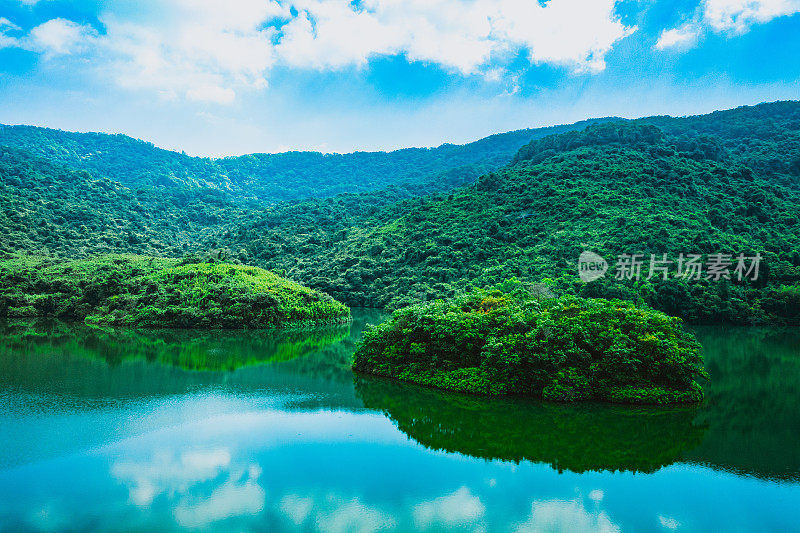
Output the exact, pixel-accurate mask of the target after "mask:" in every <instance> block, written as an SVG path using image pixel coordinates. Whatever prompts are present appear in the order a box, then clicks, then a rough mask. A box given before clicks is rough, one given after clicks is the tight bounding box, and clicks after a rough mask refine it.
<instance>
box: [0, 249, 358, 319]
mask: <svg viewBox="0 0 800 533" xmlns="http://www.w3.org/2000/svg"><path fill="white" fill-rule="evenodd" d="M0 316H10V317H14V316H16V317H21V316H48V317H56V318H62V319H72V320H84V321H86V322H88V323H92V324H113V325H121V326H134V325H135V326H145V327H181V328H190V327H191V328H243V327H248V328H261V327H271V326H285V325H288V324H301V323H322V322H346V321H347V320H349V317H350V310H349V309H348V308H347V307H346V306H345V305H343V304H341V303H339V302H337V301H335V300H334V299H333V298H331V297H330V296H328V295H327V294H324V293H321V292H319V291H316V290H313V289H309V288H308V287H304V286H302V285H300V284H297V283H294V282H292V281H289V280H287V279H285V278H282V277H280V276H278V275H276V274H273V273H272V272H269V271H267V270H264V269H261V268H257V267H251V266H242V265H233V264H228V263H205V262H200V263H191V264H186V262H185V261H181V260H180V259H165V258H155V257H146V256H135V255H109V256H101V257H97V258H94V259H83V260H76V261H64V260H56V259H51V258H44V257H30V256H29V257H17V258H12V259H8V260H4V261H0Z"/></svg>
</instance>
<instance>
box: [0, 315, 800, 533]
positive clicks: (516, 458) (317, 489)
mask: <svg viewBox="0 0 800 533" xmlns="http://www.w3.org/2000/svg"><path fill="white" fill-rule="evenodd" d="M382 316H383V315H382V314H381V313H379V312H376V311H369V310H354V320H353V323H352V324H350V325H349V326H338V327H329V328H322V329H319V330H300V331H285V332H281V333H274V332H272V333H270V332H230V331H223V332H192V331H141V330H127V331H126V330H114V329H97V328H89V327H85V326H75V325H73V326H70V325H66V324H63V323H57V322H40V323H29V322H8V323H5V324H1V325H0V436H2V446H0V529H2V530H4V531H5V530H7V531H14V532H17V531H82V530H93V531H141V530H158V531H173V530H215V531H251V530H253V531H323V532H361V531H408V530H424V531H471V532H494V531H753V530H757V531H791V530H800V444H799V443H800V440H798V436H800V332H798V331H797V329H796V328H795V329H774V328H773V329H770V328H731V327H726V328H713V327H702V328H700V327H697V328H693V331H695V333H696V334H697V335H698V338H699V339H700V340H701V342H702V344H703V347H704V354H705V357H706V366H707V368H708V369H709V371H710V372H711V374H712V377H713V381H712V383H711V384H710V385H709V386H708V387H707V400H706V402H705V403H704V404H703V405H701V406H695V407H671V408H643V407H628V406H614V405H597V404H578V405H557V404H545V403H541V402H536V401H526V400H517V399H484V398H478V397H472V396H462V395H458V394H452V393H445V392H439V391H434V390H429V389H424V388H420V387H416V386H411V385H407V384H400V383H394V382H390V381H386V380H381V379H375V378H362V377H358V378H355V377H354V376H353V374H352V373H351V372H350V370H349V368H348V365H349V360H350V356H351V354H352V351H353V347H354V344H355V342H356V341H357V340H358V339H359V338H360V335H361V331H362V330H363V328H364V327H365V325H366V324H367V323H377V322H378V321H379V320H380V319H381V317H382Z"/></svg>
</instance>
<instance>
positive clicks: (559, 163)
mask: <svg viewBox="0 0 800 533" xmlns="http://www.w3.org/2000/svg"><path fill="white" fill-rule="evenodd" d="M764 109H765V110H767V111H770V113H771V114H768V116H769V117H770V118H768V119H767V118H764V119H762V120H764V121H767V122H768V124H769V128H766V129H765V128H758V127H755V126H754V127H752V128H749V129H748V130H746V131H740V130H735V132H734V133H737V134H742V135H743V134H745V133H747V131H750V132H753V135H754V136H758V137H757V138H756V140H753V139H749V138H746V139H744V140H742V141H741V143H740V144H746V143H749V144H750V145H754V146H755V145H758V146H759V148H758V150H755V151H750V152H746V153H743V152H735V151H731V150H730V149H729V148H727V146H729V145H731V146H732V145H735V144H736V142H737V141H736V139H734V138H733V136H731V137H730V138H729V139H724V138H721V137H711V136H708V135H705V134H696V132H695V135H694V137H690V136H689V134H690V133H692V132H693V131H694V130H693V129H692V128H693V127H694V126H693V125H691V123H690V124H689V126H687V128H686V129H685V130H684V133H682V134H681V135H680V136H675V135H674V133H673V134H672V135H670V134H667V133H665V132H664V131H663V130H661V129H660V128H658V127H656V126H653V125H649V124H647V123H646V122H645V121H635V122H622V123H606V124H601V125H594V126H590V127H589V128H587V129H586V130H585V131H583V132H580V133H575V132H572V133H566V134H563V135H557V136H551V137H547V138H544V139H542V140H538V141H534V142H533V143H531V144H529V145H527V146H525V147H524V148H522V149H521V150H520V152H519V154H518V155H517V156H516V159H515V161H516V163H515V164H513V165H511V166H508V167H506V168H504V169H501V170H498V171H496V172H491V173H488V174H486V175H484V176H482V177H481V178H480V179H479V180H478V182H477V183H475V184H474V185H470V186H467V187H463V188H460V189H457V190H455V191H453V192H452V193H450V194H441V193H440V194H436V195H432V196H429V197H427V198H424V199H418V200H411V201H405V202H403V203H400V204H394V205H390V206H383V207H381V208H380V209H376V212H375V213H373V214H371V215H363V214H362V215H356V214H351V213H352V211H348V210H347V209H346V208H345V206H346V205H347V202H344V201H343V199H329V200H326V201H317V202H309V203H307V204H305V205H304V206H294V207H291V208H286V209H288V210H290V212H292V213H293V214H292V216H291V217H282V216H281V212H280V211H279V210H275V211H274V212H272V213H270V214H269V215H265V217H264V218H262V219H261V220H258V219H256V220H253V221H250V222H248V223H247V224H245V225H243V226H239V227H238V228H235V229H233V230H232V231H231V233H230V234H229V235H228V236H226V238H225V239H222V240H220V241H216V242H217V243H218V244H219V243H226V244H228V245H229V246H230V247H231V248H232V249H233V250H234V251H235V252H236V253H238V254H240V256H241V257H242V258H244V259H245V260H246V261H248V262H252V263H257V264H265V265H269V266H270V267H271V268H281V269H285V270H286V272H287V274H288V275H289V276H290V277H292V278H293V279H297V280H300V281H302V282H303V283H306V284H308V285H309V286H312V287H314V288H317V289H320V290H323V291H325V292H328V293H329V294H331V295H333V296H334V297H337V298H339V299H341V300H342V301H346V302H348V303H349V304H351V305H371V306H385V305H390V306H402V305H404V304H407V303H411V302H413V301H417V300H419V299H426V298H428V299H429V298H434V297H439V296H447V295H452V294H454V293H455V292H456V291H457V290H460V289H464V288H466V287H468V286H470V285H478V286H486V285H489V284H492V283H495V282H498V281H500V280H503V279H507V278H508V277H511V276H517V277H519V278H520V279H523V280H525V281H527V282H531V283H535V282H539V281H541V280H543V279H550V280H553V284H552V286H553V288H554V290H558V291H560V292H562V293H577V294H581V295H585V296H607V297H617V298H624V299H629V300H634V301H642V302H645V303H648V304H650V305H653V306H654V307H656V308H658V309H663V310H665V311H666V312H668V313H670V314H675V315H678V316H682V317H685V318H687V319H689V320H692V321H719V320H724V321H734V322H751V321H763V320H774V319H781V320H789V321H793V322H794V321H798V320H800V289H798V282H800V252H798V250H800V246H799V245H800V174H798V172H797V170H798V169H797V168H796V167H794V166H774V167H773V171H772V172H771V173H770V174H766V173H765V172H763V171H761V172H760V171H757V170H754V169H753V166H755V167H757V168H760V167H759V165H762V164H763V165H767V162H768V161H771V160H772V159H780V158H781V157H783V156H782V154H784V153H789V154H792V153H793V151H796V150H798V149H800V122H798V120H797V117H798V116H800V105H798V104H797V103H792V104H774V105H768V106H764ZM739 113H743V114H744V115H745V117H744V118H743V120H744V121H745V123H747V121H750V120H755V119H752V118H748V117H751V115H752V114H753V113H752V110H751V109H749V108H745V109H743V110H733V111H730V112H727V114H722V115H720V114H715V115H709V116H707V117H705V120H707V121H712V122H713V121H716V120H719V119H720V117H721V116H722V117H731V116H734V117H735V116H736V115H737V114H739ZM745 119H746V120H745ZM659 120H666V119H659ZM672 120H674V121H676V124H677V123H678V119H672ZM681 120H683V119H681ZM696 120H700V119H699V118H698V119H696ZM726 120H727V119H726ZM728 121H730V120H728ZM675 131H680V130H679V129H678V128H677V126H674V127H673V132H675ZM720 131H723V130H722V129H720ZM731 135H734V134H733V133H731ZM770 135H772V137H770ZM756 152H757V153H759V154H761V155H760V156H759V157H758V158H755V156H754V155H753V154H754V153H756ZM754 158H755V159H754ZM751 165H752V166H751ZM349 203H350V204H351V205H357V202H356V201H355V199H350V200H349ZM298 211H300V212H298ZM358 211H360V212H362V213H364V212H367V211H366V210H365V209H363V207H360V208H358ZM583 250H591V251H593V252H596V253H599V254H600V255H602V256H604V257H606V258H607V259H608V260H609V262H610V263H612V264H613V262H614V259H615V258H616V257H617V256H618V255H619V254H623V253H628V254H634V253H642V254H645V257H647V258H649V257H650V254H657V255H659V256H660V254H664V253H667V254H669V255H670V256H671V257H672V259H673V260H675V259H677V256H678V255H679V254H680V253H684V254H691V253H698V254H704V255H707V254H714V253H722V254H732V255H737V254H739V253H745V254H747V255H752V254H755V253H756V252H758V253H761V254H762V256H763V261H762V264H761V271H760V277H759V279H758V280H757V281H756V282H754V283H746V282H743V283H739V282H738V281H737V280H735V279H734V280H731V281H729V282H728V281H720V282H713V281H704V280H701V281H697V282H695V281H685V280H679V279H669V280H660V279H655V278H654V279H653V280H650V281H646V280H641V281H640V282H639V283H634V282H629V281H624V282H623V281H616V280H614V279H610V277H611V274H610V275H609V276H607V277H606V278H605V279H603V280H599V281H596V282H593V283H591V284H581V283H579V282H578V280H577V260H578V256H579V254H580V253H581V252H582V251H583ZM612 274H613V273H612Z"/></svg>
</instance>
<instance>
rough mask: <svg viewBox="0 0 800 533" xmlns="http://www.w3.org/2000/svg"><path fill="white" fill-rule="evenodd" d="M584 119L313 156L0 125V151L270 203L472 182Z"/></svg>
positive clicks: (132, 182)
mask: <svg viewBox="0 0 800 533" xmlns="http://www.w3.org/2000/svg"><path fill="white" fill-rule="evenodd" d="M587 123H588V122H579V123H577V124H572V125H564V126H554V127H550V128H538V129H527V130H520V131H514V132H509V133H503V134H498V135H493V136H491V137H487V138H485V139H481V140H479V141H475V142H473V143H470V144H466V145H461V146H459V145H453V144H444V145H442V146H439V147H438V148H408V149H404V150H397V151H394V152H388V153H387V152H355V153H352V154H320V153H317V152H287V153H281V154H250V155H244V156H240V157H227V158H223V159H210V158H202V157H190V156H187V155H186V154H182V153H176V152H171V151H168V150H162V149H160V148H156V147H155V146H153V145H152V144H150V143H146V142H143V141H139V140H136V139H132V138H130V137H127V136H125V135H105V134H102V133H72V132H66V131H60V130H52V129H47V128H37V127H31V126H0V146H7V147H11V148H15V149H18V150H25V151H28V152H29V153H30V155H32V156H37V157H39V158H43V159H47V160H49V161H51V162H53V163H56V164H59V165H62V166H66V167H69V168H72V169H76V170H82V171H87V172H88V173H90V174H91V175H92V176H93V177H95V178H100V177H103V178H108V179H111V180H114V181H117V182H119V183H120V184H122V185H124V186H125V187H128V188H131V189H136V190H138V189H144V190H154V189H155V190H159V191H161V192H167V193H170V192H175V191H178V190H183V191H187V190H188V191H192V192H196V193H200V194H208V193H216V194H217V195H222V196H223V197H225V198H226V199H227V200H229V201H236V202H245V203H246V202H249V201H250V200H257V201H258V202H266V203H272V202H278V201H297V200H301V199H304V198H313V197H328V196H334V195H337V194H340V193H353V192H369V191H374V190H378V189H384V188H386V187H389V186H392V185H397V186H401V187H408V189H409V190H411V191H414V189H415V188H416V187H417V186H422V189H423V191H420V192H424V191H426V190H430V188H431V186H433V188H435V189H437V190H441V188H442V187H452V186H455V185H460V184H463V183H464V182H469V181H472V180H474V178H476V177H477V176H479V175H480V174H482V173H484V172H486V171H488V170H492V169H494V168H497V167H500V166H502V165H505V164H506V163H507V162H508V161H510V160H511V157H512V156H513V155H514V153H515V152H516V151H517V149H518V148H519V147H520V146H521V145H522V144H524V143H526V142H528V141H530V140H531V139H534V138H538V137H543V136H546V135H550V134H553V133H561V132H564V131H569V130H571V129H576V128H582V127H584V126H585V125H586V124H587Z"/></svg>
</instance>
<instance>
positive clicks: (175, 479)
mask: <svg viewBox="0 0 800 533" xmlns="http://www.w3.org/2000/svg"><path fill="white" fill-rule="evenodd" d="M111 473H112V475H113V476H114V477H116V478H117V479H119V480H121V481H122V482H124V483H125V484H126V485H127V486H128V490H129V500H130V502H131V503H133V504H134V505H137V506H139V507H149V506H150V505H151V504H152V503H153V500H155V498H156V497H158V496H160V495H164V496H166V498H167V499H168V500H173V499H177V500H178V501H177V503H176V504H175V505H174V509H173V514H174V516H175V519H176V520H177V522H178V524H179V525H181V526H184V527H203V526H207V525H209V524H211V523H213V522H215V521H217V520H222V519H225V518H230V517H234V516H242V515H254V514H258V513H260V512H261V511H262V510H263V508H264V501H265V499H266V495H265V493H264V489H263V488H262V487H261V486H260V485H259V484H258V482H257V480H258V477H259V476H260V475H261V468H259V466H258V465H256V464H250V465H249V466H246V467H244V466H235V465H233V466H232V465H231V454H230V452H229V451H228V450H227V449H224V448H220V449H214V450H206V451H187V452H183V453H181V454H179V455H176V454H175V453H173V452H169V451H163V452H160V453H157V454H156V455H155V456H154V457H153V459H152V460H151V461H149V462H119V463H116V464H114V465H112V467H111Z"/></svg>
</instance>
